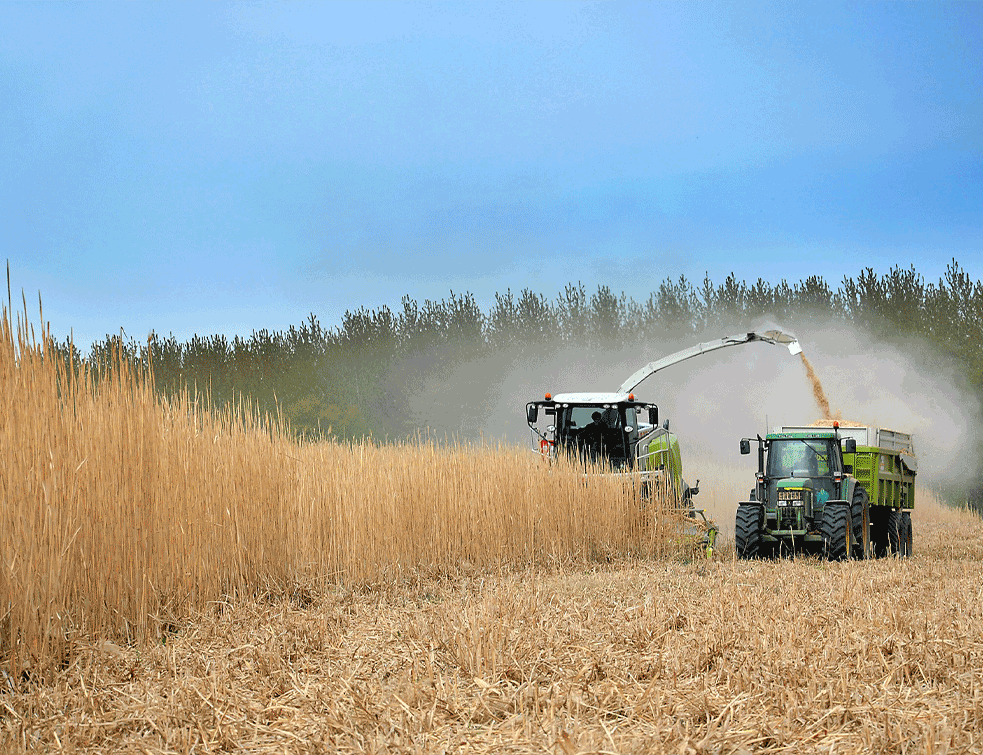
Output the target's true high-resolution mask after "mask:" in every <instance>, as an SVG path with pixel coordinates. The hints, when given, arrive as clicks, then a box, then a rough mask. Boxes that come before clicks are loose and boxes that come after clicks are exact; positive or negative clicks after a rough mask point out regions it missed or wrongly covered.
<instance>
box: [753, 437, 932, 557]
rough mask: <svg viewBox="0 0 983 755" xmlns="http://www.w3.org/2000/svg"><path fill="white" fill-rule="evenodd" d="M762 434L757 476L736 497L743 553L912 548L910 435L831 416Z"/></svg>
mask: <svg viewBox="0 0 983 755" xmlns="http://www.w3.org/2000/svg"><path fill="white" fill-rule="evenodd" d="M757 440H758V473H757V475H756V484H755V487H754V489H753V490H752V491H751V493H750V495H749V499H750V500H748V501H745V502H742V503H740V504H739V505H738V512H737V519H736V529H735V541H736V545H737V553H738V556H739V557H741V558H755V557H759V556H765V555H772V554H775V553H782V552H787V553H793V552H796V551H812V552H817V553H821V554H823V555H825V556H826V557H827V558H831V559H841V558H866V557H868V556H875V557H880V556H884V555H887V554H889V553H893V554H898V555H900V556H908V555H910V554H911V550H912V525H911V511H912V509H914V506H915V474H916V471H917V465H916V461H915V454H914V442H913V439H912V437H911V435H909V434H906V433H899V432H896V431H893V430H885V429H881V428H877V427H869V426H859V425H851V426H847V425H843V426H841V425H839V424H838V423H834V425H833V426H832V427H828V426H825V427H824V426H801V425H800V426H784V427H781V428H778V429H776V430H775V431H774V432H772V433H769V434H768V435H767V436H766V437H765V438H761V437H760V436H758V438H757ZM750 442H751V439H748V438H745V439H743V440H742V441H741V452H742V453H750Z"/></svg>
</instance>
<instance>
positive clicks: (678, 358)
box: [618, 329, 802, 393]
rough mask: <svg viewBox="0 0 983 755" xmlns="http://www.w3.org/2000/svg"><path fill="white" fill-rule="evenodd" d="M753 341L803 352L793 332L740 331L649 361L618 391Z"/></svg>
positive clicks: (793, 352) (791, 352) (799, 352)
mask: <svg viewBox="0 0 983 755" xmlns="http://www.w3.org/2000/svg"><path fill="white" fill-rule="evenodd" d="M752 341H763V342H764V343H774V344H780V345H782V346H787V347H788V351H789V353H790V354H792V356H795V355H796V354H801V353H802V347H801V346H800V345H799V341H798V339H797V338H796V337H795V336H794V335H792V334H791V333H785V332H783V331H781V330H777V329H773V330H764V331H751V332H750V333H738V334H737V335H733V336H727V337H725V338H721V339H719V340H717V341H707V342H706V343H699V344H697V345H696V346H691V347H690V348H688V349H683V350H682V351H677V352H676V353H675V354H670V355H669V356H667V357H662V359H659V360H657V361H655V362H649V363H648V364H647V365H645V366H644V367H642V368H641V369H640V370H638V371H637V372H636V373H634V374H633V375H632V376H631V377H629V378H628V379H627V380H626V381H625V382H624V383H622V385H621V388H619V389H618V391H619V393H628V392H629V391H631V390H634V388H635V387H636V386H638V384H639V383H641V382H642V381H643V380H645V379H646V378H648V377H651V376H652V375H654V374H655V373H656V372H658V371H659V370H664V369H665V368H666V367H671V366H672V365H674V364H679V363H680V362H683V361H685V360H687V359H692V358H693V357H698V356H700V354H706V353H708V352H710V351H716V350H717V349H723V348H725V347H727V346H740V345H741V344H745V343H751V342H752Z"/></svg>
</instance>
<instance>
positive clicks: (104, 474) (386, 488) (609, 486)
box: [0, 316, 673, 679]
mask: <svg viewBox="0 0 983 755" xmlns="http://www.w3.org/2000/svg"><path fill="white" fill-rule="evenodd" d="M23 322H26V316H25V318H24V321H23ZM2 328H3V329H2V332H0V415H2V419H3V423H2V428H0V454H2V457H3V460H4V464H3V471H2V477H0V481H2V486H3V487H2V490H3V500H4V506H3V508H2V510H0V557H2V563H0V596H2V598H3V609H2V610H3V613H2V615H0V663H3V664H6V665H5V666H4V667H5V668H6V671H7V672H8V673H9V674H10V675H11V678H17V677H19V676H20V675H21V674H26V675H27V676H29V677H31V678H34V679H38V678H40V677H41V676H43V675H45V674H49V673H50V672H51V671H52V670H53V669H54V668H55V667H57V666H58V665H64V664H66V663H69V662H70V661H71V648H72V642H74V641H75V640H78V641H79V642H84V641H88V640H91V639H98V638H103V639H108V640H111V641H113V642H115V643H120V644H123V645H125V644H129V643H147V642H151V643H152V642H156V641H159V640H160V638H161V637H163V636H164V635H165V634H166V632H167V631H168V630H169V628H170V627H172V626H173V625H175V624H176V623H179V622H180V621H181V619H182V617H185V616H187V615H188V614H189V613H190V612H191V611H200V610H202V609H203V608H204V607H205V606H206V605H207V604H208V602H210V601H218V600H223V599H226V598H227V597H228V596H244V595H257V594H260V593H263V592H271V591H272V592H276V591H280V592H289V591H292V590H297V589H302V590H306V589H310V588H311V587H312V586H314V587H316V586H319V585H325V584H331V583H334V582H340V583H344V584H367V583H374V582H380V581H387V580H392V579H395V578H398V577H399V576H400V575H403V574H406V573H413V572H417V571H423V572H432V573H449V572H453V571H454V570H456V569H458V568H460V567H461V565H462V564H469V565H472V566H476V567H480V568H484V569H489V568H501V567H504V566H515V565H524V564H532V563H547V562H565V561H568V560H571V559H598V558H601V559H606V558H617V557H623V556H626V555H628V554H635V555H656V554H663V553H665V552H666V549H667V548H671V547H673V546H672V541H671V539H669V538H668V537H660V535H659V532H660V525H659V522H660V519H659V516H660V514H659V506H661V505H662V504H659V503H658V502H655V503H652V504H650V505H649V506H648V508H647V509H646V510H645V511H644V512H641V513H639V512H640V507H641V502H640V501H639V500H638V498H637V495H636V494H635V492H634V491H632V490H629V489H625V487H624V484H623V481H622V480H620V479H619V478H617V477H612V476H605V475H599V474H591V475H588V476H587V477H586V479H585V476H584V469H583V467H582V466H580V465H578V464H577V463H575V462H574V461H571V460H563V459H561V460H558V461H557V463H555V464H552V465H549V466H547V465H546V464H544V463H543V460H542V459H541V458H540V457H539V456H537V455H535V454H531V453H529V452H527V451H521V450H517V449H514V448H509V447H505V446H499V447H469V446H464V445H458V446H453V445H440V444H437V443H434V442H432V441H428V440H419V441H417V442H413V443H406V444H403V445H396V446H384V447H378V446H375V445H372V444H370V443H356V444H353V445H343V444H338V443H319V444H301V443H297V442H295V441H293V440H292V439H290V437H289V436H288V434H287V433H286V432H284V430H283V428H282V427H280V426H279V425H278V424H277V423H276V422H273V421H271V420H269V419H268V418H258V417H256V416H254V415H252V414H251V413H250V412H249V411H248V409H243V408H242V407H240V408H237V409H235V410H229V411H220V412H219V411H210V410H208V409H206V408H202V406H201V402H200V401H199V400H197V399H196V398H194V397H192V396H191V395H190V394H188V393H184V394H183V395H180V396H178V397H176V398H175V399H173V400H172V401H170V402H163V401H162V400H160V398H159V397H157V396H155V395H154V393H153V392H152V390H151V388H150V387H149V386H150V383H149V382H147V381H145V380H144V379H143V378H142V376H141V374H139V372H138V371H137V370H135V369H134V368H133V367H132V366H131V365H130V364H128V363H127V362H126V361H125V360H124V359H122V358H117V359H116V360H115V362H114V363H113V364H109V365H105V366H104V368H103V369H102V370H101V372H102V375H101V377H99V379H98V380H96V379H94V377H93V376H92V375H91V374H89V373H87V372H86V370H85V369H84V368H83V367H79V366H76V367H75V368H72V367H68V366H66V365H65V364H64V362H63V361H62V360H61V359H60V358H58V356H57V355H56V354H55V353H54V352H53V351H52V350H51V348H50V346H49V343H50V341H49V339H48V338H47V337H42V338H41V339H40V341H38V340H35V339H34V338H33V337H32V335H31V334H30V332H29V331H28V330H27V329H26V328H25V327H24V326H23V325H22V324H21V325H19V326H18V327H17V328H16V329H15V328H13V327H12V326H11V323H10V317H9V316H8V317H5V318H4V321H3V325H2ZM595 471H599V470H595ZM666 521H668V520H667V519H666V518H663V519H662V524H663V525H664V524H665V522H666ZM663 529H664V527H663Z"/></svg>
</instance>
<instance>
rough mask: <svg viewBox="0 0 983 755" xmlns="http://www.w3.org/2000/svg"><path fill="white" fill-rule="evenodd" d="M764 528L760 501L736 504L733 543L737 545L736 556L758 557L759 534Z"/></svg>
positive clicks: (763, 515)
mask: <svg viewBox="0 0 983 755" xmlns="http://www.w3.org/2000/svg"><path fill="white" fill-rule="evenodd" d="M764 528H765V507H764V506H762V505H761V504H760V503H742V504H739V505H738V507H737V520H736V522H735V525H734V544H735V545H736V546H737V557H738V558H742V559H748V558H758V557H759V556H760V555H761V535H762V533H763V531H764Z"/></svg>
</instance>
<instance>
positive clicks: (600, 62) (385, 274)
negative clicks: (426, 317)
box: [0, 2, 983, 344]
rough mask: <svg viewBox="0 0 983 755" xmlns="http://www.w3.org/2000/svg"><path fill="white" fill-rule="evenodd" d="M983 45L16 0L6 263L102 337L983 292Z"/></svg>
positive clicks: (833, 14) (976, 41) (2, 95)
mask: <svg viewBox="0 0 983 755" xmlns="http://www.w3.org/2000/svg"><path fill="white" fill-rule="evenodd" d="M981 40H983V3H969V4H956V3H916V4H907V3H885V4H881V3H870V4H857V3H851V4H836V3H816V4H812V3H775V4H771V3H702V2H701V3H692V4H691V3H682V2H679V3H641V4H636V3H618V2H612V3H566V4H560V3H547V4H540V3H522V4H513V3H466V4H465V3H461V4H458V3H442V4H416V3H412V4H407V3H392V4H389V3H371V4H369V3H366V4H362V3H353V4H348V3H331V4H302V3H289V4H287V3H284V4H221V3H219V4H197V3H181V4H174V3H157V4H149V3H134V4H118V3H112V4H98V3H80V4H75V3H41V4H33V3H3V4H0V103H2V104H0V252H2V254H3V257H5V258H6V259H8V260H9V262H10V266H11V275H12V283H13V287H14V290H15V292H19V291H20V290H21V289H24V290H26V292H27V297H28V301H29V302H30V301H36V297H37V292H38V291H40V292H41V295H42V297H43V300H44V307H45V317H46V319H48V320H50V322H51V324H52V328H53V330H54V331H55V333H57V334H60V335H67V334H68V332H69V329H72V330H73V331H74V334H75V338H76V340H77V341H78V342H79V343H82V344H85V343H87V342H89V341H91V340H92V339H94V338H101V337H102V336H104V335H105V334H106V333H112V332H118V331H119V329H120V328H123V329H124V330H125V332H126V333H127V334H129V335H131V336H133V337H135V338H138V339H142V338H145V337H146V335H147V333H148V332H149V331H150V330H156V331H157V332H158V333H162V334H167V333H174V335H176V336H177V337H178V338H181V339H185V338H189V337H190V336H191V335H192V334H194V333H199V334H211V333H225V334H227V335H233V334H236V333H240V334H243V335H248V334H249V333H251V332H252V331H253V330H254V329H260V328H271V329H280V328H285V327H287V326H289V325H291V324H299V323H300V322H301V321H302V320H303V319H305V318H306V316H307V314H308V313H310V312H314V313H315V314H316V315H317V316H318V317H319V318H320V319H321V321H322V323H323V324H325V325H328V326H331V325H335V324H337V323H338V322H339V321H340V317H341V315H342V313H343V312H344V311H345V310H346V309H355V308H358V307H361V306H365V307H368V308H375V307H379V306H382V305H389V306H390V307H393V308H395V307H398V305H399V301H400V298H401V297H402V296H403V295H405V294H408V295H410V296H411V297H413V298H415V299H417V300H419V301H420V302H422V301H423V300H424V299H427V298H430V299H439V298H443V297H445V296H447V295H448V294H449V292H450V291H451V290H454V291H455V292H457V293H461V292H464V291H471V292H473V293H474V294H475V295H476V297H477V299H478V301H479V303H481V304H482V306H483V307H484V308H487V306H488V305H489V304H490V303H491V302H492V300H493V295H494V293H495V292H496V291H504V290H505V289H506V288H511V289H512V290H513V291H516V290H519V289H521V288H524V287H529V288H532V289H533V290H534V291H537V292H540V293H544V294H546V295H547V296H550V297H552V296H555V295H556V294H557V292H559V291H560V290H561V289H562V288H563V286H564V285H565V284H566V283H569V282H577V281H582V282H583V283H584V284H585V286H587V288H588V290H591V289H594V288H596V286H597V285H598V284H606V285H609V286H611V288H612V289H613V290H615V291H617V292H620V291H624V292H625V293H627V294H629V295H630V296H633V297H635V298H636V299H638V300H644V299H645V298H646V297H647V295H648V293H649V292H650V291H652V290H654V289H655V288H657V287H658V284H659V282H660V281H662V280H664V279H665V278H666V277H672V278H677V277H678V276H679V275H681V274H682V275H686V276H687V277H688V278H690V279H691V280H692V281H694V282H699V281H700V280H702V278H703V277H704V275H705V274H709V276H710V277H711V279H713V280H715V281H716V282H721V281H722V280H723V279H724V277H725V276H726V275H728V274H729V273H731V272H733V273H735V274H736V275H737V277H738V278H743V279H746V280H748V281H749V282H753V281H754V280H756V279H757V278H758V277H761V278H764V279H765V280H767V281H770V282H773V283H776V282H778V281H779V280H781V279H783V278H784V279H787V280H788V281H789V282H795V281H799V280H801V279H803V278H805V277H806V276H808V275H822V276H823V277H825V278H826V279H827V281H828V282H830V283H831V284H832V285H834V286H835V285H836V284H838V283H839V281H840V280H842V278H843V276H844V275H848V276H851V277H855V276H856V275H857V274H858V273H859V272H860V271H861V270H862V269H863V268H864V267H873V268H874V269H875V271H877V272H879V273H883V272H886V271H887V270H888V269H890V268H891V267H892V266H894V265H900V266H902V267H908V266H909V265H912V264H913V265H914V266H915V268H916V269H917V270H918V271H919V272H920V273H922V274H923V275H924V276H925V277H926V278H927V279H928V280H930V281H931V280H935V279H937V278H938V277H939V276H940V275H942V274H943V272H944V270H945V267H946V265H947V264H948V263H949V261H950V260H951V259H952V258H953V257H955V258H956V259H957V260H958V261H959V263H960V264H961V265H962V266H963V267H964V268H965V269H966V270H967V271H968V272H969V273H970V274H971V275H972V276H973V278H974V279H979V278H980V277H983V256H981V250H983V161H981V158H983V44H981ZM15 295H16V293H15ZM32 306H33V305H32Z"/></svg>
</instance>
